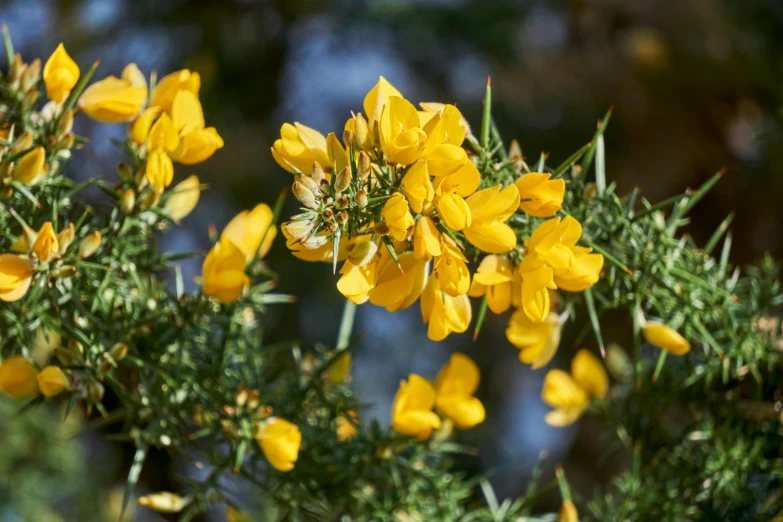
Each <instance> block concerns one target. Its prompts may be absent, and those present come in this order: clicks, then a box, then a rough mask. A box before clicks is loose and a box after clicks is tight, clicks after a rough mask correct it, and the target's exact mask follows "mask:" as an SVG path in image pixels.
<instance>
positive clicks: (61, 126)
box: [57, 109, 73, 136]
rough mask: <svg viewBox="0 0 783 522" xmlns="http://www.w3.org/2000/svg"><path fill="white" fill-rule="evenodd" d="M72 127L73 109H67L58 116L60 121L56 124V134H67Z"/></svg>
mask: <svg viewBox="0 0 783 522" xmlns="http://www.w3.org/2000/svg"><path fill="white" fill-rule="evenodd" d="M72 129H73V109H69V110H67V111H65V112H64V113H63V115H62V116H61V117H60V123H58V124H57V134H59V135H61V136H62V135H63V134H68V133H69V132H71V130H72Z"/></svg>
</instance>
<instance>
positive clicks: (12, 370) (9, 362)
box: [0, 355, 38, 398]
mask: <svg viewBox="0 0 783 522" xmlns="http://www.w3.org/2000/svg"><path fill="white" fill-rule="evenodd" d="M37 376H38V370H37V369H36V367H35V366H33V363H31V362H30V361H28V360H27V359H26V358H25V357H24V356H21V355H17V356H15V357H6V358H5V359H3V362H2V363H0V391H2V392H4V393H6V394H7V395H10V396H11V397H15V398H24V397H29V396H31V395H35V392H36V391H37V388H38V385H37V383H36V377H37Z"/></svg>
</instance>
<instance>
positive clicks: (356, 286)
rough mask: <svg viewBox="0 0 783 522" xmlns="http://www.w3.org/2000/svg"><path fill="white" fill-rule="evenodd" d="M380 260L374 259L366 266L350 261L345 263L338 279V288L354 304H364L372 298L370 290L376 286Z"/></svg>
mask: <svg viewBox="0 0 783 522" xmlns="http://www.w3.org/2000/svg"><path fill="white" fill-rule="evenodd" d="M377 265H378V262H377V261H376V260H373V261H371V262H369V263H367V264H366V265H364V266H354V264H353V263H351V262H350V261H346V262H345V263H343V266H342V268H341V269H340V273H341V274H342V277H340V280H339V281H337V290H339V291H340V293H341V294H343V295H344V296H345V297H346V298H347V299H348V300H350V301H351V302H352V303H354V304H362V303H364V302H365V301H367V299H369V298H370V292H371V291H372V289H373V288H375V280H376V277H377V269H378V266H377Z"/></svg>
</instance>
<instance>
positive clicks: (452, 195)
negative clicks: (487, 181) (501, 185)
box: [427, 145, 481, 231]
mask: <svg viewBox="0 0 783 522" xmlns="http://www.w3.org/2000/svg"><path fill="white" fill-rule="evenodd" d="M444 147H446V146H445V145H444V146H441V147H438V149H437V150H438V151H448V150H454V149H457V150H459V151H460V153H459V154H462V155H463V156H464V153H465V151H463V150H462V149H460V148H459V147H452V148H444ZM431 157H432V156H431ZM460 161H461V163H459V162H458V163H454V164H452V163H450V162H449V161H448V160H444V161H442V162H440V163H435V162H434V160H431V159H430V160H427V165H428V169H429V172H430V174H432V175H435V176H436V178H435V185H434V188H435V207H436V208H437V209H438V214H439V215H440V217H441V219H442V220H443V222H444V223H445V224H446V226H447V227H449V228H450V229H451V230H454V231H460V230H462V229H463V228H465V227H469V226H470V225H471V224H472V222H473V221H472V214H471V211H470V206H469V205H468V203H467V202H466V201H465V200H464V199H462V198H465V197H468V196H470V195H471V194H473V193H474V192H475V191H476V188H478V186H479V182H480V181H481V176H480V174H479V172H478V169H476V166H475V165H473V163H472V162H471V161H470V160H468V159H467V156H464V157H463V159H462V160H460Z"/></svg>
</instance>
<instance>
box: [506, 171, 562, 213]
mask: <svg viewBox="0 0 783 522" xmlns="http://www.w3.org/2000/svg"><path fill="white" fill-rule="evenodd" d="M550 177H551V174H542V173H539V172H532V173H530V174H525V175H523V176H520V178H519V179H517V180H516V182H514V184H515V185H516V187H517V189H519V197H520V204H519V208H520V209H522V210H523V211H524V212H527V213H528V214H530V215H531V216H535V217H540V218H547V217H550V216H552V215H553V214H554V213H555V212H557V211H558V210H560V207H561V206H562V205H563V198H564V197H565V181H563V180H562V179H553V180H550V179H549V178H550Z"/></svg>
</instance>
